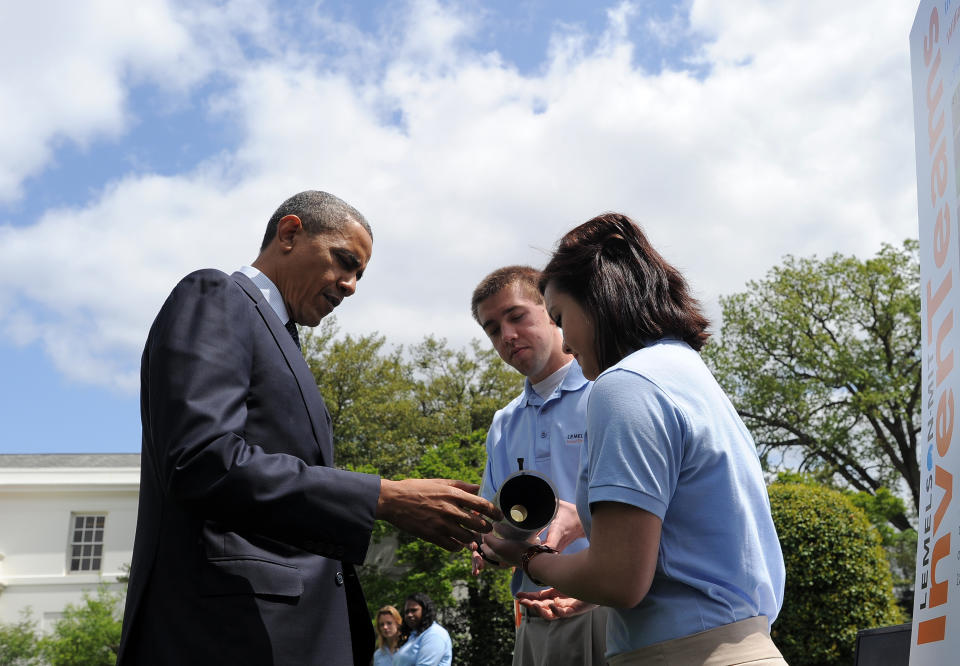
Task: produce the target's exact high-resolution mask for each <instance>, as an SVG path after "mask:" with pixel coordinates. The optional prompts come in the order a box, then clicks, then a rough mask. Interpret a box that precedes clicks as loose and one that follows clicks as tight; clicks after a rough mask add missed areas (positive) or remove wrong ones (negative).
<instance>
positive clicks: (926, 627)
mask: <svg viewBox="0 0 960 666" xmlns="http://www.w3.org/2000/svg"><path fill="white" fill-rule="evenodd" d="M946 636H947V617H946V616H945V615H941V616H940V617H935V618H933V619H932V620H924V621H923V622H921V623H920V624H918V625H917V645H923V644H924V643H936V642H937V641H942V640H943V639H944V638H946Z"/></svg>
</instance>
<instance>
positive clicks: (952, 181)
mask: <svg viewBox="0 0 960 666" xmlns="http://www.w3.org/2000/svg"><path fill="white" fill-rule="evenodd" d="M958 22H960V0H935V1H929V2H928V1H926V0H924V1H923V2H921V3H920V8H919V9H918V10H917V16H916V19H914V22H913V29H912V30H911V31H910V60H911V67H912V77H913V107H914V126H915V132H916V148H917V199H918V205H919V206H918V207H919V216H920V298H921V302H922V305H921V313H922V317H923V329H922V333H921V335H922V336H923V344H922V349H923V352H922V353H923V379H922V382H923V383H922V388H923V430H922V432H921V437H922V439H921V441H920V447H919V448H920V482H921V484H920V485H921V488H920V516H919V523H918V532H919V537H920V538H919V543H918V545H917V578H916V597H915V600H914V606H913V633H912V636H911V644H910V664H911V666H937V665H942V666H947V664H949V665H950V666H953V665H954V664H957V663H960V657H958V655H960V626H958V625H960V566H958V564H960V562H958V558H960V496H957V493H954V489H955V488H956V487H957V481H958V479H960V434H958V432H957V430H958V425H960V414H957V399H958V398H960V350H958V345H960V325H958V323H957V313H958V312H960V228H958V225H957V222H958V212H960V211H958V209H957V197H958V194H960V168H958V164H957V162H956V159H957V155H958V154H960V150H958V148H960V138H958V136H960V135H958V131H960V86H958V72H960V30H957V27H958V26H957V24H958ZM877 139H878V140H881V141H882V140H883V138H882V137H877Z"/></svg>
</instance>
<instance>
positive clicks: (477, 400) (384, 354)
mask: <svg viewBox="0 0 960 666" xmlns="http://www.w3.org/2000/svg"><path fill="white" fill-rule="evenodd" d="M303 337H304V341H303V347H304V355H305V357H306V359H307V364H308V365H309V367H310V369H311V371H312V372H313V375H314V378H315V380H316V382H317V386H318V387H319V389H320V393H321V394H322V395H323V398H324V401H325V402H326V404H327V409H328V410H329V411H330V420H331V425H332V428H333V434H334V441H335V442H336V452H337V458H336V461H335V462H336V464H337V466H338V467H344V468H348V469H356V470H363V471H376V472H379V473H380V474H381V475H383V476H386V477H388V478H402V477H407V476H412V475H413V470H414V469H415V468H416V466H417V464H418V463H419V461H420V457H421V456H422V455H423V453H424V452H425V451H427V450H429V448H430V447H431V446H433V445H435V444H437V443H438V442H442V441H445V440H447V439H450V438H457V437H461V436H466V435H469V434H470V433H471V432H473V431H474V430H476V429H478V428H486V427H487V426H488V425H489V423H490V420H491V419H492V418H493V413H494V412H495V411H496V410H497V409H499V408H500V407H502V406H503V405H505V404H506V403H507V402H508V401H509V400H510V399H511V398H513V397H514V396H515V395H516V394H517V393H519V391H520V388H521V386H522V383H523V378H522V377H521V376H520V375H519V374H517V373H516V372H514V371H513V370H512V369H511V368H510V367H509V366H507V365H506V364H505V363H503V361H501V360H500V358H499V356H497V355H496V352H494V351H493V350H488V349H484V348H482V347H481V345H480V344H479V343H477V342H473V343H472V344H471V345H470V346H469V347H468V348H467V349H461V350H454V349H451V348H450V347H449V346H448V345H447V343H446V341H444V340H440V339H437V338H433V337H430V336H428V337H426V338H424V340H423V341H422V342H421V343H419V344H417V345H414V346H412V347H411V348H410V350H409V351H406V350H404V349H403V348H402V347H395V348H392V349H388V348H387V346H386V339H385V338H384V336H382V335H380V334H378V333H372V334H369V335H363V336H359V337H357V336H352V335H346V336H343V337H339V336H338V329H337V325H336V321H335V320H334V319H332V318H327V319H325V320H324V322H323V324H322V325H321V327H320V328H319V329H314V330H313V331H307V332H305V334H304V336H303Z"/></svg>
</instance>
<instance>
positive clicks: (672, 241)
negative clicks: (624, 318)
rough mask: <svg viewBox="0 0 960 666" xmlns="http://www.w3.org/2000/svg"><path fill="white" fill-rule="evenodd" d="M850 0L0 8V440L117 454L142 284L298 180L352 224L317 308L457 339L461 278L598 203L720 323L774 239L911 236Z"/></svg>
mask: <svg viewBox="0 0 960 666" xmlns="http://www.w3.org/2000/svg"><path fill="white" fill-rule="evenodd" d="M859 4H860V3H842V4H838V3H835V2H826V1H821V0H808V1H805V2H802V1H795V0H782V1H781V2H776V3H771V2H764V1H760V0H756V1H752V0H705V1H699V0H697V1H689V0H685V1H682V2H666V1H660V0H658V1H643V0H637V1H635V2H622V1H616V2H574V1H553V2H549V1H547V0H535V1H534V0H531V1H524V0H515V1H512V2H510V1H506V0H497V1H488V2H480V3H475V2H469V3H468V2H450V1H448V2H440V1H436V0H411V1H397V2H281V3H267V2H260V1H256V2H255V1H253V0H235V1H218V2H209V3H206V2H202V1H194V2H189V3H186V2H170V1H168V0H142V1H141V2H138V3H129V2H124V1H123V0H100V1H99V2H91V3H76V6H73V5H71V4H64V3H54V2H34V3H29V6H27V4H22V5H21V6H17V7H14V8H7V9H6V10H5V16H4V21H3V22H2V24H0V56H4V59H3V61H4V62H6V63H17V64H16V65H15V66H8V67H4V68H3V69H2V71H0V118H2V119H3V121H4V122H2V123H0V423H2V425H3V426H4V427H3V429H2V434H0V453H27V452H114V451H116V452H123V451H138V450H139V441H140V435H139V430H140V423H139V398H138V393H137V391H138V372H139V356H140V351H141V349H142V345H143V341H144V339H145V337H146V332H147V329H148V327H149V325H150V322H151V320H152V318H153V316H154V314H155V313H156V310H157V308H158V307H159V306H160V304H161V303H162V301H163V298H164V297H165V296H166V294H167V292H168V291H169V290H170V288H171V287H172V286H173V285H174V284H175V283H176V281H177V280H178V279H179V277H181V276H182V275H184V274H185V273H187V272H189V271H190V270H193V269H195V268H199V267H206V266H213V267H217V268H222V269H224V270H231V269H233V268H235V267H237V266H238V265H240V264H243V263H248V262H250V261H251V260H252V259H253V258H254V256H255V250H256V247H257V246H258V244H259V240H260V238H261V236H262V230H263V226H264V224H265V222H266V219H267V218H268V217H269V215H270V213H271V212H272V211H273V209H274V208H275V207H276V206H277V204H279V203H280V201H282V200H283V199H284V198H286V197H287V196H288V195H290V194H293V193H294V192H297V191H299V190H302V189H325V190H329V191H331V192H334V193H336V194H338V195H340V196H342V197H344V198H345V199H347V200H348V201H350V202H351V203H353V204H354V205H356V206H357V207H358V208H359V209H360V210H361V211H363V212H364V213H365V214H366V215H367V217H368V218H369V219H370V220H371V222H372V224H373V226H374V229H375V235H376V238H377V242H376V244H375V247H374V255H373V260H372V262H371V265H370V269H369V270H368V272H367V276H366V277H365V279H364V284H363V285H362V286H361V289H360V291H359V292H358V294H357V295H356V296H355V297H354V298H352V299H350V300H349V301H347V302H346V303H345V304H344V306H342V307H341V308H340V309H339V310H338V313H339V315H338V323H339V324H340V327H341V329H342V330H344V331H346V332H353V333H369V332H372V331H379V332H381V333H383V334H384V335H386V336H387V338H388V340H389V341H390V342H391V343H394V344H410V343H415V342H417V341H419V340H420V339H422V337H423V336H424V335H426V334H428V333H429V334H433V335H437V336H441V337H445V338H447V339H448V340H449V341H450V342H451V343H452V344H454V345H463V344H466V343H467V342H468V341H469V340H470V339H471V338H474V337H479V334H480V331H479V329H477V328H476V326H475V324H474V323H473V322H472V320H471V319H470V316H469V308H468V302H469V294H470V291H471V290H472V288H473V286H474V284H475V283H476V282H477V280H479V279H480V278H481V277H483V275H485V274H486V273H487V272H489V270H491V269H493V268H495V267H497V266H499V265H503V264H505V263H514V262H524V263H531V264H535V265H536V264H542V263H543V261H544V259H545V257H546V253H547V251H548V250H549V248H550V247H551V245H552V244H553V242H554V241H555V240H556V239H557V238H558V237H559V236H560V235H561V234H562V233H563V232H564V231H566V230H567V229H569V228H570V227H571V226H573V225H574V224H576V223H579V222H582V221H583V220H585V219H587V218H588V217H590V216H592V215H594V214H596V213H598V212H601V211H603V210H621V211H623V212H626V213H627V214H629V215H631V216H632V217H634V218H635V219H637V220H638V221H640V222H641V223H642V224H643V225H644V227H645V228H646V229H647V231H648V232H649V233H650V235H651V236H652V238H653V240H654V242H655V243H656V244H657V245H658V246H659V247H660V248H661V249H662V250H663V252H664V253H665V254H666V255H667V257H668V258H669V259H671V260H672V261H674V262H675V263H677V264H678V265H679V266H680V267H681V268H682V269H683V270H684V271H685V272H686V274H687V275H688V277H689V278H690V280H691V282H692V284H693V286H694V289H695V290H696V291H697V293H698V295H699V296H700V298H701V299H702V300H703V301H704V303H705V304H706V305H707V309H708V311H710V312H711V313H712V314H714V315H715V314H716V310H717V306H716V301H717V298H718V297H719V296H720V295H723V294H728V293H732V292H735V291H738V290H741V289H743V287H744V284H745V283H746V281H748V280H750V279H756V278H760V277H762V276H763V274H764V273H765V272H766V271H767V270H768V269H769V268H770V267H771V266H772V265H774V264H776V263H777V262H778V260H779V259H780V258H781V257H782V256H783V255H785V254H787V253H792V254H798V255H811V254H818V255H821V256H822V255H825V254H829V253H831V252H835V251H839V252H844V253H851V254H857V255H860V256H867V255H870V254H872V253H874V252H876V250H877V249H878V248H879V247H880V244H881V243H883V242H893V243H897V242H899V241H901V240H902V239H904V238H906V237H915V236H916V187H915V173H914V163H913V131H912V111H911V101H910V100H911V93H910V81H909V55H908V42H907V38H908V33H909V30H910V26H911V24H912V20H913V12H914V11H915V7H914V6H909V3H908V6H900V5H901V4H902V3H889V5H890V6H888V7H884V9H883V11H877V6H876V5H875V4H870V3H866V4H864V5H863V6H862V7H861V6H849V7H848V6H843V5H859ZM81 5H82V6H81ZM37 35H43V36H44V39H43V40H42V44H39V45H38V43H37V41H36V40H37V38H36V36H37ZM27 53H29V54H30V55H29V57H25V56H24V54H27Z"/></svg>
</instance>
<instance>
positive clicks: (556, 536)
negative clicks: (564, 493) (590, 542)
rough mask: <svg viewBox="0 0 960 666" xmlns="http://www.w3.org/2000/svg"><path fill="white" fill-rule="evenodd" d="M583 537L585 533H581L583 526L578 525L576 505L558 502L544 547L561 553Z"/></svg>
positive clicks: (578, 517)
mask: <svg viewBox="0 0 960 666" xmlns="http://www.w3.org/2000/svg"><path fill="white" fill-rule="evenodd" d="M584 536H586V533H584V531H583V525H581V524H580V516H579V515H578V514H577V507H576V505H574V504H571V503H570V502H564V501H563V500H560V501H559V506H558V508H557V515H556V516H554V517H553V520H552V521H551V522H550V526H549V528H548V531H547V539H546V541H544V542H543V543H544V545H546V546H550V547H551V548H553V549H555V550H557V551H558V552H561V553H562V552H563V549H564V548H566V547H567V546H569V545H570V544H571V543H573V542H574V541H576V540H577V539H579V538H580V537H584Z"/></svg>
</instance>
